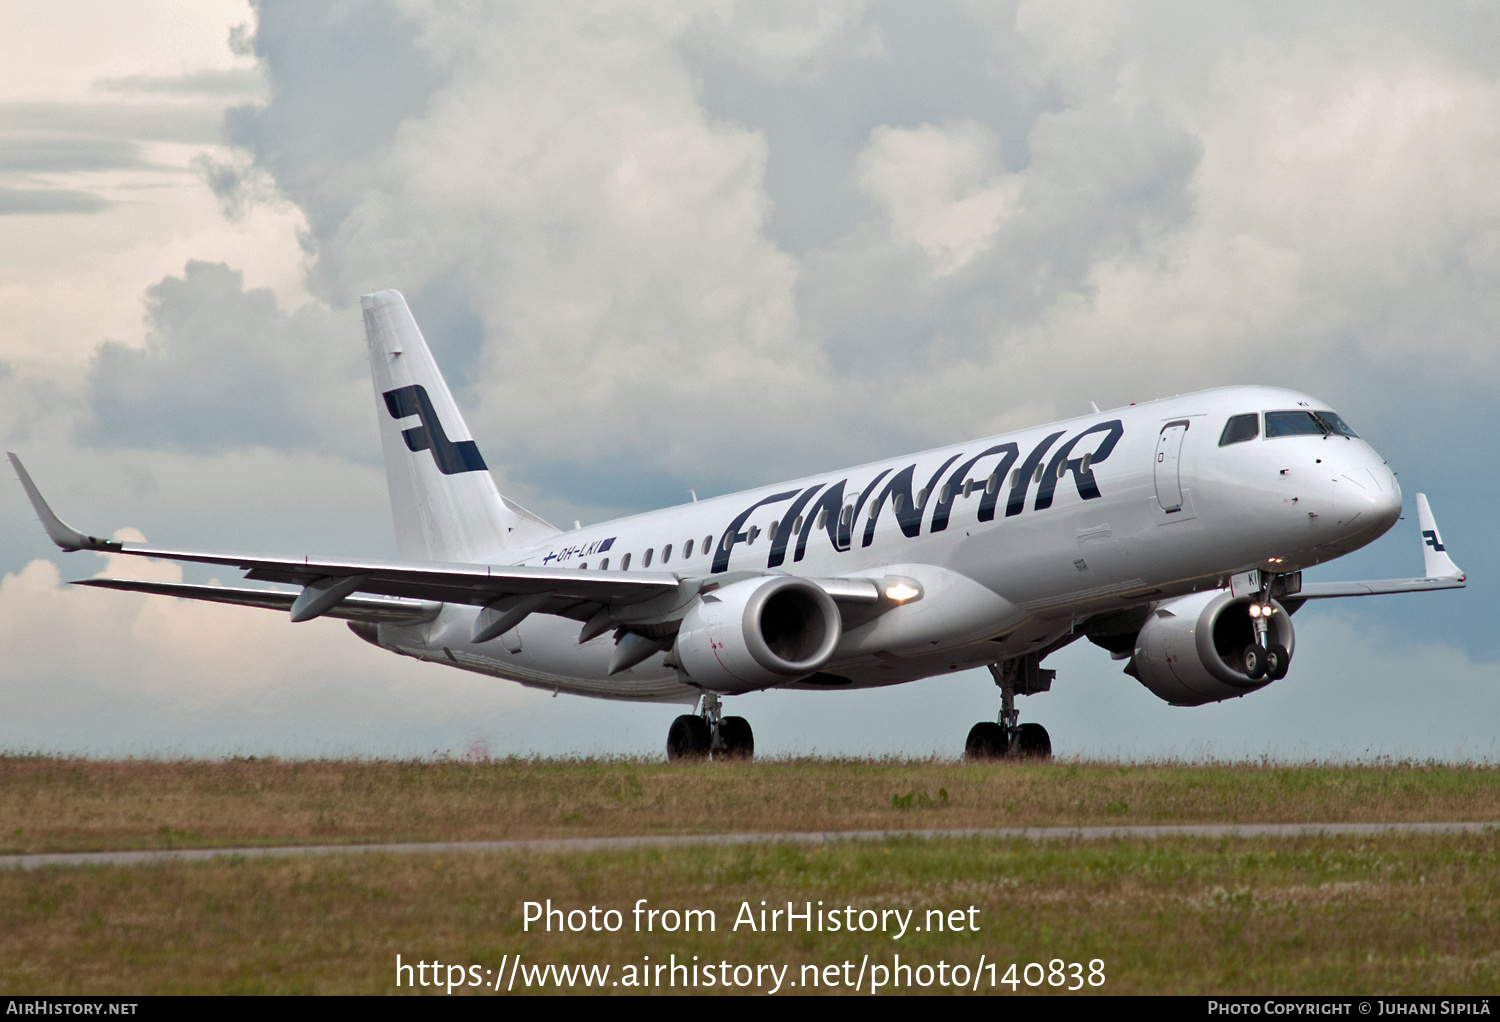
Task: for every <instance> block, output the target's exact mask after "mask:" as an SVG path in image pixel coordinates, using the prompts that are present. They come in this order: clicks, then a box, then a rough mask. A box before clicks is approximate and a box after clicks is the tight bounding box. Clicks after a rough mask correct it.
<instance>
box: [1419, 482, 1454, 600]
mask: <svg viewBox="0 0 1500 1022" xmlns="http://www.w3.org/2000/svg"><path fill="white" fill-rule="evenodd" d="M1417 526H1418V528H1420V529H1421V530H1422V563H1423V566H1424V567H1423V570H1424V571H1426V572H1427V577H1428V578H1453V579H1458V580H1459V581H1463V580H1464V572H1463V569H1462V568H1460V567H1459V566H1458V565H1456V564H1454V563H1453V559H1452V558H1450V557H1449V556H1448V552H1447V550H1446V549H1445V548H1444V546H1443V537H1442V536H1441V535H1440V534H1439V533H1438V527H1437V519H1435V518H1433V517H1432V508H1431V507H1429V506H1428V504H1427V494H1425V493H1419V494H1417Z"/></svg>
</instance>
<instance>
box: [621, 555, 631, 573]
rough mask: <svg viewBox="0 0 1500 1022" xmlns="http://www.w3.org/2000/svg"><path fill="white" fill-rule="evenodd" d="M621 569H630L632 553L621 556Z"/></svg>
mask: <svg viewBox="0 0 1500 1022" xmlns="http://www.w3.org/2000/svg"><path fill="white" fill-rule="evenodd" d="M620 570H621V571H629V570H630V555H629V554H626V555H625V556H624V557H622V558H620Z"/></svg>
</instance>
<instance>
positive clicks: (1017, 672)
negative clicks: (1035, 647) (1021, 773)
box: [964, 653, 1057, 760]
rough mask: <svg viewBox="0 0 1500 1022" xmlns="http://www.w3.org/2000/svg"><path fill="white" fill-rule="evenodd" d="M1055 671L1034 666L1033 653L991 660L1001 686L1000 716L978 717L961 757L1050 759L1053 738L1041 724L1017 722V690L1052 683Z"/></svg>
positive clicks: (1028, 690) (1028, 692) (1041, 688)
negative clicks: (992, 719)
mask: <svg viewBox="0 0 1500 1022" xmlns="http://www.w3.org/2000/svg"><path fill="white" fill-rule="evenodd" d="M1056 673H1057V672H1055V671H1049V670H1044V669H1042V668H1039V667H1038V666H1037V656H1036V654H1035V653H1028V654H1027V655H1026V656H1024V657H1017V658H1016V659H1014V660H1006V661H1003V662H1001V663H998V664H990V674H991V675H993V676H994V678H995V684H996V685H999V686H1000V720H999V722H995V721H988V720H984V721H980V722H979V723H978V724H975V725H974V726H973V728H971V729H970V730H969V739H968V741H966V742H965V743H964V757H965V758H966V759H973V760H994V759H1002V758H1005V759H1011V758H1021V759H1051V758H1052V738H1051V736H1049V735H1048V734H1047V729H1046V728H1044V727H1042V725H1040V724H1032V723H1026V724H1020V723H1017V721H1019V720H1020V717H1021V711H1019V710H1017V709H1016V693H1017V692H1019V693H1021V694H1022V695H1031V694H1033V693H1036V692H1045V691H1047V690H1048V689H1050V688H1051V687H1052V679H1053V677H1054V676H1055V675H1056Z"/></svg>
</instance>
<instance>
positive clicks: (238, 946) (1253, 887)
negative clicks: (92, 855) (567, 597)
mask: <svg viewBox="0 0 1500 1022" xmlns="http://www.w3.org/2000/svg"><path fill="white" fill-rule="evenodd" d="M545 898H551V899H552V900H553V902H554V903H555V904H556V905H558V906H560V907H562V908H565V909H574V908H578V909H585V910H586V909H588V908H589V907H590V906H599V907H600V908H601V909H608V908H616V909H618V910H620V911H621V912H622V917H623V921H624V922H623V929H622V930H621V932H619V933H591V932H585V933H568V934H558V933H553V934H550V935H549V934H546V933H538V932H535V931H533V932H530V933H524V932H522V929H521V923H522V920H521V911H522V903H523V902H524V901H526V900H528V899H537V900H542V899H545ZM638 898H647V899H649V904H650V905H651V906H653V907H657V908H677V909H679V910H680V909H687V908H695V909H712V910H714V912H715V913H716V926H715V929H714V931H713V932H704V933H697V932H694V933H691V934H684V933H680V932H679V933H675V934H664V933H660V932H656V933H636V932H633V928H632V923H631V914H630V909H631V907H632V906H633V905H634V904H635V902H636V899H638ZM763 899H764V900H765V901H767V902H769V903H771V904H772V905H776V904H778V903H780V904H784V903H785V902H786V901H788V900H791V901H793V902H796V903H798V905H799V906H800V905H801V904H802V903H804V902H807V901H813V902H815V903H816V902H817V901H819V900H821V901H823V902H825V905H826V906H830V907H831V906H839V907H842V906H845V905H853V906H855V907H856V908H857V909H859V908H872V909H876V910H880V909H884V908H897V909H915V910H916V915H915V916H914V917H913V922H914V924H915V925H921V922H922V921H923V920H925V918H926V917H925V912H926V911H927V910H929V909H941V910H952V909H960V910H964V912H965V915H964V921H965V924H966V925H967V922H968V920H969V918H970V917H969V916H968V915H967V909H968V908H969V907H970V906H974V907H976V908H977V909H978V910H979V911H978V913H977V914H976V915H975V916H974V917H973V919H974V921H975V922H976V924H977V925H978V927H979V930H978V932H972V931H969V930H965V931H964V932H957V933H954V932H942V933H937V932H920V933H918V932H912V931H909V932H908V933H907V934H906V935H905V936H904V937H902V938H901V939H899V940H893V939H891V937H890V936H889V935H886V936H882V935H881V934H879V933H869V934H866V933H860V934H856V935H849V934H846V933H836V934H835V933H827V932H825V933H814V934H805V933H801V932H798V933H795V934H791V935H788V934H786V933H785V932H777V933H759V932H755V933H752V932H749V931H748V930H747V929H745V928H744V927H741V929H740V930H739V931H738V932H735V931H734V930H733V929H732V925H733V922H734V920H735V917H736V915H737V912H738V909H739V905H740V903H741V902H743V901H748V902H749V903H750V904H751V906H752V909H753V910H754V911H758V910H759V903H760V902H761V900H763ZM892 925H893V926H894V923H893V924H892ZM1497 932H1500V847H1497V843H1496V842H1495V841H1494V840H1493V839H1492V838H1488V837H1484V838H1481V837H1476V836H1458V837H1444V838H1440V839H1439V838H1432V837H1426V836H1421V837H1396V836H1392V837H1382V838H1378V839H1364V838H1361V839H1335V838H1317V839H1309V838H1297V839H1285V840H1274V841H1269V840H1229V841H1202V840H1181V839H1173V840H1168V841H1156V842H1136V841H1118V842H1107V843H1100V844H1092V843H1090V844H1084V843H1055V844H1054V843H1047V844H1030V843H1026V842H1021V841H1001V842H996V841H977V840H936V841H923V840H919V839H906V840H900V841H890V842H881V843H869V844H866V843H860V844H836V845H829V846H820V847H816V848H808V849H798V848H789V847H784V846H782V847H775V846H759V847H737V848H725V847H715V848H692V849H680V850H673V851H670V852H660V851H637V852H617V853H597V854H587V855H569V856H546V855H536V854H515V855H496V854H464V855H457V856H442V857H439V856H433V855H410V856H384V855H358V856H347V857H345V856H338V857H333V858H323V857H319V858H309V859H301V860H297V859H290V860H287V859H282V860H243V859H242V860H237V861H235V860H222V861H214V862H208V863H196V864H191V865H184V864H168V865H153V866H145V867H141V866H137V867H128V868H125V867H91V868H86V869H49V870H41V871H36V872H28V873H20V872H7V873H3V874H0V988H3V989H4V990H5V991H6V992H8V993H13V994H26V993H42V992H52V993H57V992H69V993H78V994H87V993H96V992H98V993H102V992H117V993H118V992H140V993H187V992H319V993H335V992H351V993H381V992H395V991H396V989H397V988H396V986H395V983H396V971H395V967H396V955H397V954H398V953H399V954H400V955H401V956H402V959H403V961H404V962H407V963H415V962H418V961H423V962H426V961H432V960H436V961H440V962H443V963H445V965H446V964H457V965H460V966H471V965H478V966H480V968H481V972H480V973H479V974H478V975H479V977H480V978H481V979H483V980H484V982H485V983H489V982H491V980H490V977H489V976H488V975H486V974H485V973H484V971H483V970H486V969H490V970H493V969H499V968H501V967H503V966H504V964H505V962H506V961H507V960H508V959H507V958H506V957H505V956H514V955H516V954H520V955H521V956H522V962H523V963H525V965H526V967H527V968H528V969H529V968H530V967H532V966H534V965H545V964H549V963H561V964H568V965H600V966H602V965H609V966H610V967H611V971H610V973H609V977H608V978H607V980H606V985H605V989H606V990H609V991H611V992H626V991H627V990H628V989H629V988H617V987H609V986H608V983H609V982H612V981H613V982H617V981H619V980H620V979H621V978H624V977H625V974H624V973H622V971H621V970H622V968H623V967H624V966H626V965H644V964H648V963H647V960H646V956H650V961H651V962H656V963H659V964H660V963H667V962H669V961H670V960H671V957H670V956H671V955H674V954H675V955H676V956H677V961H678V962H689V961H691V960H692V956H694V955H697V956H699V960H700V961H701V962H704V963H708V962H712V963H720V962H727V963H728V964H729V965H730V966H731V967H733V966H735V965H740V964H746V965H764V964H771V965H775V966H777V967H781V966H790V968H789V969H788V970H787V971H786V972H784V973H782V976H783V978H784V979H789V980H791V982H793V983H796V984H798V985H797V986H795V987H784V989H783V992H796V993H806V992H812V991H809V990H808V989H807V988H806V987H805V986H803V985H802V983H803V982H804V981H805V980H806V978H807V977H806V976H805V975H804V974H803V972H802V966H804V965H813V966H817V967H820V970H819V974H820V977H822V978H824V979H825V980H826V974H825V973H822V972H821V969H822V968H826V967H827V966H828V965H836V966H837V965H841V964H842V963H843V962H846V961H848V962H850V963H851V972H850V975H851V976H852V975H853V970H856V969H858V967H859V966H860V964H861V963H862V961H864V962H867V963H868V964H873V965H884V966H885V967H886V968H887V969H889V968H890V967H891V966H892V965H894V964H896V962H895V956H897V955H900V956H901V961H902V962H905V963H906V964H907V965H908V966H911V965H924V964H925V965H928V966H931V967H934V968H935V967H936V966H937V965H938V964H939V963H940V962H941V963H944V964H945V965H946V966H947V967H949V968H951V967H952V966H953V965H954V964H956V963H962V964H965V965H966V967H967V968H968V969H970V970H973V969H975V967H976V966H977V965H978V960H979V958H980V955H981V954H983V955H985V956H986V958H987V960H988V961H990V962H998V963H1000V968H999V969H998V970H997V974H996V977H995V978H996V979H997V980H998V979H1003V977H1004V972H1005V967H1006V966H1007V965H1008V964H1009V963H1012V962H1015V963H1018V964H1019V965H1020V966H1021V968H1022V969H1024V967H1025V965H1026V963H1028V962H1033V961H1035V962H1038V963H1048V962H1050V961H1051V960H1052V959H1061V960H1062V961H1064V962H1074V961H1076V962H1079V963H1080V965H1081V966H1083V968H1084V969H1087V968H1088V963H1090V962H1091V961H1092V960H1094V959H1099V960H1102V963H1103V968H1102V974H1103V977H1104V985H1103V986H1102V987H1100V988H1091V987H1087V986H1085V989H1086V990H1088V989H1100V990H1102V991H1103V992H1106V993H1144V992H1150V993H1298V992H1302V993H1324V994H1328V993H1341V992H1372V991H1373V992H1381V993H1437V992H1441V993H1464V992H1471V993H1482V992H1493V991H1494V990H1495V989H1496V986H1497V984H1500V950H1497V946H1496V940H1495V935H1496V933H1497ZM866 955H868V956H869V958H868V960H866V959H865V958H864V956H866ZM839 971H840V977H841V979H842V977H843V973H842V970H839ZM460 975H461V976H463V977H464V978H467V977H468V976H469V975H470V974H468V973H467V972H461V973H460ZM743 975H744V976H745V978H747V979H748V978H749V973H748V971H747V972H745V973H743ZM870 975H871V976H873V975H875V974H874V973H871V974H870ZM981 975H982V977H983V980H984V983H983V986H984V989H986V990H990V987H989V983H988V981H989V975H988V974H987V973H982V974H981ZM1085 975H1086V974H1085ZM920 976H921V974H920V973H918V974H917V977H918V978H920ZM1032 978H1034V979H1035V978H1038V973H1037V972H1036V971H1033V973H1032ZM414 979H415V977H413V980H414ZM764 980H765V987H767V988H768V987H769V986H770V985H771V976H770V974H765V976H764ZM627 981H628V980H627ZM868 982H869V981H868V979H867V980H865V984H864V990H866V991H868V988H869V987H868ZM1068 982H1069V983H1071V982H1073V981H1072V980H1071V979H1069V980H1068ZM579 987H580V988H581V987H582V984H581V983H580V984H579ZM403 989H407V988H403ZM532 989H535V988H534V987H533V988H532ZM547 989H552V988H551V987H550V986H549V987H548V988H547ZM701 989H703V988H702V987H700V990H701ZM754 989H756V988H755V987H751V990H754ZM526 990H527V985H526V982H525V979H524V978H523V979H520V980H518V981H517V987H516V992H525V991H526ZM818 991H819V992H827V991H828V988H827V987H824V986H820V987H818ZM419 992H426V993H434V992H440V991H434V990H433V989H432V988H431V987H429V988H427V989H426V990H425V991H421V990H420V988H419ZM457 992H469V993H473V992H480V991H475V990H472V989H467V988H463V989H461V990H456V991H455V993H457ZM885 992H890V990H889V988H887V990H886V991H885ZM929 992H936V991H935V990H934V989H933V988H929ZM994 992H998V993H1001V994H1008V993H1010V988H1009V987H1008V986H1005V985H1000V986H999V987H998V990H996V991H994ZM1020 992H1022V993H1032V992H1040V993H1053V992H1056V991H1054V990H1053V989H1052V988H1050V987H1048V986H1046V985H1045V984H1044V985H1042V986H1041V987H1039V988H1036V989H1033V988H1029V987H1027V986H1026V985H1024V983H1022V985H1021V987H1020Z"/></svg>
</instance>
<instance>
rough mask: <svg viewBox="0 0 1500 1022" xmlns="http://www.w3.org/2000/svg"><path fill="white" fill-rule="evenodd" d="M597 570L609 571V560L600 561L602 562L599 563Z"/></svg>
mask: <svg viewBox="0 0 1500 1022" xmlns="http://www.w3.org/2000/svg"><path fill="white" fill-rule="evenodd" d="M599 570H600V571H608V570H609V558H608V557H606V558H605V559H604V560H602V561H600V562H599Z"/></svg>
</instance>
